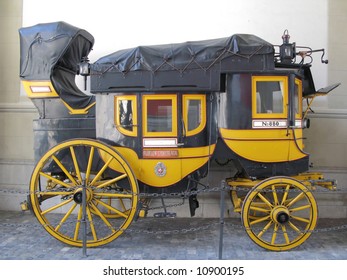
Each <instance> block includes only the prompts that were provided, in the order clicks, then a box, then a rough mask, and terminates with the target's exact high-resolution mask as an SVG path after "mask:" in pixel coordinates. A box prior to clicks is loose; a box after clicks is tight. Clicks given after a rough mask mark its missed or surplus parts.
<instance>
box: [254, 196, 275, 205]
mask: <svg viewBox="0 0 347 280" xmlns="http://www.w3.org/2000/svg"><path fill="white" fill-rule="evenodd" d="M257 195H258V197H259V198H260V199H261V200H262V201H264V202H265V203H266V204H267V205H268V206H269V207H270V208H272V207H273V205H272V204H271V202H270V201H269V200H268V199H267V198H266V197H265V196H263V195H262V194H261V193H258V194H257Z"/></svg>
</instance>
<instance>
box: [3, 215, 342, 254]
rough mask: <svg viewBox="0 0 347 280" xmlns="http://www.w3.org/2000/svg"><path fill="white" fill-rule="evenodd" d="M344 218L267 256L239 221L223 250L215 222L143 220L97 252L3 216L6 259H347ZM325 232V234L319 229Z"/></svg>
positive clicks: (27, 218)
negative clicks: (68, 242)
mask: <svg viewBox="0 0 347 280" xmlns="http://www.w3.org/2000/svg"><path fill="white" fill-rule="evenodd" d="M346 224H347V221H346V220H345V219H320V220H319V224H318V226H317V229H318V230H319V231H318V232H314V233H312V235H311V237H310V238H309V239H308V240H306V241H305V242H304V243H303V244H302V245H301V246H299V247H297V248H295V249H293V250H291V251H285V252H272V251H267V250H265V249H263V248H261V247H259V246H258V245H256V244H255V243H253V241H252V240H251V239H250V238H249V237H248V236H247V234H246V232H245V230H244V229H243V228H242V227H240V220H239V219H234V218H233V219H231V218H228V219H225V224H224V228H223V243H222V244H223V246H222V250H220V249H219V248H220V247H219V244H220V223H219V219H214V218H204V219H202V218H145V219H141V220H139V221H137V222H133V223H132V224H131V226H130V230H129V231H127V232H125V233H124V234H122V235H121V236H120V237H119V238H117V239H116V240H114V241H113V242H111V243H109V244H106V245H104V246H102V247H98V248H88V249H87V250H86V251H83V249H82V248H75V247H71V246H68V245H66V244H64V243H62V242H60V241H58V240H56V239H55V238H53V237H52V236H51V235H49V234H48V233H47V232H46V231H45V230H44V229H43V228H42V226H41V225H39V223H38V222H37V220H36V218H35V217H34V216H33V215H32V214H31V213H29V212H23V213H22V212H9V211H0V236H1V239H0V259H2V260H84V259H88V260H115V259H117V260H218V259H219V258H220V257H222V259H233V260H260V259H261V260H347V227H346V226H345V227H343V228H338V229H337V230H326V229H327V228H328V229H329V228H331V227H334V226H338V225H346ZM321 229H324V230H321Z"/></svg>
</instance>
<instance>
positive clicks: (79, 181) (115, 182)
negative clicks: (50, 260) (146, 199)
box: [30, 139, 138, 247]
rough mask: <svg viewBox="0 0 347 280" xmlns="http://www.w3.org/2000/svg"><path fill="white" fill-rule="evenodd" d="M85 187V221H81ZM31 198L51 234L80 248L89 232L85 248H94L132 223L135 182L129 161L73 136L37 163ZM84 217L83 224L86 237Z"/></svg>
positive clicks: (38, 214) (39, 219)
mask: <svg viewBox="0 0 347 280" xmlns="http://www.w3.org/2000/svg"><path fill="white" fill-rule="evenodd" d="M114 166H116V167H117V168H116V169H117V171H115V168H112V167H114ZM105 178H106V179H105ZM84 189H85V190H86V191H85V193H86V219H82V218H83V215H82V214H83V201H82V197H83V190H84ZM30 202H31V206H32V208H33V211H34V213H35V216H36V218H37V219H38V221H39V222H40V223H41V224H42V225H43V227H44V228H45V229H46V230H47V231H48V233H49V234H51V235H52V236H54V237H55V238H57V239H58V240H60V241H62V242H64V243H66V244H69V245H73V246H78V247H82V246H83V238H84V236H87V247H96V246H100V245H104V244H107V243H109V242H111V241H112V240H114V239H116V238H117V237H118V236H119V235H121V234H122V233H123V232H124V230H125V229H126V228H127V227H128V226H129V225H130V224H131V222H132V220H133V218H134V216H135V213H136V207H137V203H138V185H137V180H136V178H135V176H134V174H133V172H132V170H131V168H130V166H129V165H128V163H127V162H126V161H125V160H124V159H123V158H122V157H121V155H119V154H118V153H117V152H116V151H115V150H114V149H113V148H112V147H111V146H108V145H106V144H104V143H102V142H99V141H95V140H89V139H75V140H70V141H66V142H63V143H60V144H58V145H57V146H55V147H54V148H52V149H51V150H49V151H48V152H47V153H46V154H45V155H44V156H43V157H42V158H41V159H40V161H39V162H38V163H37V165H36V167H35V169H34V171H33V174H32V177H31V181H30ZM114 218H117V219H114ZM82 221H86V224H87V232H86V235H84V231H83V230H82V229H83V228H82V226H84V224H83V223H82Z"/></svg>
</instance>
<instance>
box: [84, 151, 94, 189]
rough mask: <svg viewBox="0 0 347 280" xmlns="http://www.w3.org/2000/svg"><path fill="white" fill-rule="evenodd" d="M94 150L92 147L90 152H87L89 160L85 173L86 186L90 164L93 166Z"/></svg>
mask: <svg viewBox="0 0 347 280" xmlns="http://www.w3.org/2000/svg"><path fill="white" fill-rule="evenodd" d="M94 149H95V148H94V147H91V148H90V152H89V159H88V165H87V171H86V185H87V186H88V183H89V177H90V171H91V169H92V164H93V157H94Z"/></svg>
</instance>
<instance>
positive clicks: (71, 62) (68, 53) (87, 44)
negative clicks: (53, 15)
mask: <svg viewBox="0 0 347 280" xmlns="http://www.w3.org/2000/svg"><path fill="white" fill-rule="evenodd" d="M19 34H20V77H21V78H22V79H24V80H29V81H30V80H31V81H33V80H35V81H40V80H51V81H52V83H53V86H54V88H55V90H56V91H57V93H58V94H59V96H60V97H61V98H62V99H63V100H64V101H65V102H66V103H68V104H69V105H70V106H71V107H73V108H84V107H86V106H88V105H89V104H91V103H92V102H93V100H94V97H93V96H88V95H85V94H84V93H83V92H81V91H80V90H79V89H78V87H77V86H76V84H75V75H76V74H77V70H78V63H80V62H81V59H82V57H87V56H88V54H89V52H90V50H91V49H92V47H93V44H94V38H93V36H92V35H91V34H89V33H88V32H87V31H85V30H83V29H80V28H77V27H74V26H72V25H70V24H68V23H65V22H53V23H43V24H37V25H34V26H31V27H24V28H21V29H20V30H19Z"/></svg>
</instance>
